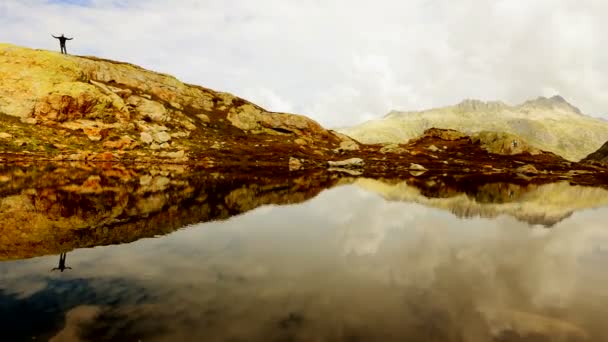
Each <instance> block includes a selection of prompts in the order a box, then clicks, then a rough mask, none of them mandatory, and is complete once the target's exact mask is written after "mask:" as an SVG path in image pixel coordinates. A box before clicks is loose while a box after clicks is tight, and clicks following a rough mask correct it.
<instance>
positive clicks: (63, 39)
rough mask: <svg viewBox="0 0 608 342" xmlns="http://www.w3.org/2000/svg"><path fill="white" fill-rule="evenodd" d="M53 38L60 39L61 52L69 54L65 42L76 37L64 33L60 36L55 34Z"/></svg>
mask: <svg viewBox="0 0 608 342" xmlns="http://www.w3.org/2000/svg"><path fill="white" fill-rule="evenodd" d="M51 36H53V35H51ZM53 38H55V39H59V47H61V53H62V54H64V55H67V54H68V50H67V49H66V48H65V42H66V41H68V40H72V39H74V38H68V37H66V36H64V35H63V33H62V34H61V36H59V37H55V36H53Z"/></svg>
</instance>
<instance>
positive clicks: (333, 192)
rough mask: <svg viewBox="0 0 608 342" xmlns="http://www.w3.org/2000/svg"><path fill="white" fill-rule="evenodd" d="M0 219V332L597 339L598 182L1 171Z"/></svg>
mask: <svg viewBox="0 0 608 342" xmlns="http://www.w3.org/2000/svg"><path fill="white" fill-rule="evenodd" d="M425 177H426V178H425ZM0 222H1V223H0V243H1V244H0V260H1V261H0V327H1V331H2V335H1V336H2V338H1V339H2V341H32V340H44V341H46V340H51V341H105V340H113V341H114V340H115V341H467V342H468V341H608V337H607V336H608V324H606V323H608V318H607V317H608V272H606V265H607V262H608V226H607V222H608V190H604V189H600V188H589V187H575V186H570V185H569V184H568V183H553V184H536V185H530V184H521V183H520V184H515V183H513V184H511V183H505V182H492V181H491V178H490V179H482V180H475V181H473V180H470V179H469V180H466V179H465V180H462V179H460V178H459V177H457V176H447V175H441V176H437V177H435V176H428V177H427V176H425V175H412V176H411V177H410V178H407V179H400V180H374V179H366V178H353V177H352V176H349V175H348V174H346V173H345V174H342V173H331V174H329V173H327V172H317V173H297V174H296V173H293V174H276V173H263V172H253V171H251V170H250V171H248V172H238V173H230V172H217V171H214V172H210V171H206V170H192V169H187V168H184V167H180V166H166V167H153V166H149V165H140V166H118V165H107V164H106V165H90V164H89V165H79V164H64V165H37V166H36V165H18V166H17V165H13V166H8V165H4V166H2V167H0Z"/></svg>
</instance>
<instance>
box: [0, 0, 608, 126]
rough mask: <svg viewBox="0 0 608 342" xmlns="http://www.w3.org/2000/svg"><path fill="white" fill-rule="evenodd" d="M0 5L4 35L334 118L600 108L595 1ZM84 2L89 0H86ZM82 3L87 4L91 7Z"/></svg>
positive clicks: (606, 90) (603, 93) (35, 0)
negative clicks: (557, 98) (61, 44)
mask: <svg viewBox="0 0 608 342" xmlns="http://www.w3.org/2000/svg"><path fill="white" fill-rule="evenodd" d="M59 2H60V1H59V0H55V1H54V3H49V2H48V1H44V0H25V1H24V0H4V1H2V3H1V4H0V25H1V26H2V28H3V29H2V36H3V37H2V38H0V40H2V41H9V42H11V43H15V44H19V45H25V46H29V47H36V48H45V49H57V48H58V46H56V45H57V42H56V41H54V40H53V39H52V38H51V37H50V34H51V33H55V34H59V33H62V32H63V33H65V34H66V35H74V36H75V38H76V39H75V40H74V41H71V42H70V43H71V44H69V45H68V51H71V52H73V53H75V54H95V55H100V56H103V57H107V58H112V59H118V60H126V61H129V62H133V63H136V64H139V65H142V66H144V67H147V68H150V69H153V70H158V71H162V72H167V73H170V74H174V75H175V76H177V77H178V78H180V79H182V80H184V81H186V82H190V83H197V84H201V85H204V86H207V87H211V88H214V89H217V90H222V91H228V92H232V93H234V94H237V95H241V96H244V97H247V96H251V99H252V100H254V101H256V100H257V101H260V104H261V105H263V106H266V107H268V109H270V110H274V111H284V110H285V109H286V108H287V109H290V110H293V111H295V112H299V113H303V114H306V115H308V116H311V117H312V118H314V119H316V120H318V121H319V122H320V123H322V124H324V125H329V126H343V125H350V124H354V123H357V122H360V121H362V120H366V119H369V118H373V117H381V116H383V115H384V114H386V112H388V111H389V110H391V109H399V110H410V109H422V108H427V107H434V106H442V105H447V104H452V103H455V102H458V101H460V100H461V99H463V98H480V99H486V100H493V99H501V100H505V101H507V102H511V103H514V102H521V101H523V100H525V99H528V98H531V97H535V96H539V95H546V94H547V92H549V91H551V92H553V91H554V92H558V93H560V94H561V95H562V96H564V97H565V98H567V99H568V100H570V101H571V102H572V103H573V104H575V105H576V106H578V107H579V108H581V109H582V110H583V111H584V112H586V113H588V114H591V115H603V114H605V115H606V116H608V78H607V76H606V75H608V63H606V61H607V60H608V49H607V48H606V46H608V44H607V43H608V39H607V38H606V35H605V34H604V33H605V32H606V31H608V22H606V21H605V20H604V19H603V13H608V3H607V2H605V1H602V0H581V1H573V0H538V1H534V2H529V1H524V0H496V1H486V0H463V1H448V0H412V1H398V0H378V1H374V2H370V1H362V0H350V1H346V0H333V1H320V0H281V1H279V0H259V1H255V2H253V1H246V0H224V1H220V0H206V1H193V0H185V1H184V0H180V1H177V0H174V1H168V0H146V1H144V0H129V1H120V2H117V1H102V0H91V1H89V2H88V6H80V5H78V6H76V5H66V4H60V3H59ZM82 2H84V1H82ZM85 3H86V2H85Z"/></svg>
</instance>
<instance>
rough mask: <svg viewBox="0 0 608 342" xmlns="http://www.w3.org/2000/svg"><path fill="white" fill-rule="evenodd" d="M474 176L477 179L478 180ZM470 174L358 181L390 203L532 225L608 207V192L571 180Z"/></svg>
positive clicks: (549, 222) (461, 215)
mask: <svg viewBox="0 0 608 342" xmlns="http://www.w3.org/2000/svg"><path fill="white" fill-rule="evenodd" d="M473 180H475V181H473ZM486 181H487V182H488V183H484V182H479V179H474V178H471V179H469V182H467V181H463V182H460V183H454V184H445V183H442V182H441V181H440V180H427V181H426V182H406V181H397V182H395V181H380V180H374V179H358V180H356V181H355V184H356V185H358V186H360V187H362V188H363V189H366V190H369V191H372V192H375V193H378V194H380V195H381V196H383V197H384V198H386V199H387V200H391V201H403V202H414V203H419V204H422V205H425V206H429V207H434V208H440V209H446V210H449V211H451V212H452V213H454V214H455V215H456V216H458V217H466V218H471V217H486V218H493V217H497V216H499V215H510V216H513V217H515V218H517V219H518V220H520V221H524V222H527V223H530V224H541V225H544V226H547V227H550V226H553V225H554V224H556V223H558V222H560V221H561V220H563V219H565V218H567V217H569V216H570V215H571V214H572V213H573V212H574V211H577V210H582V209H587V208H594V207H600V206H604V205H608V190H606V189H602V188H592V187H583V186H573V185H570V184H569V183H568V182H558V183H549V184H525V183H524V184H511V183H503V182H496V183H490V180H489V179H487V180H486Z"/></svg>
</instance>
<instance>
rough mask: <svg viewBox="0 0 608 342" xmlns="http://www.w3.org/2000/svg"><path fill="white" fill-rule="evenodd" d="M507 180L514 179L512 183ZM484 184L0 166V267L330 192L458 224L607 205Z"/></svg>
mask: <svg viewBox="0 0 608 342" xmlns="http://www.w3.org/2000/svg"><path fill="white" fill-rule="evenodd" d="M511 181H513V180H511ZM518 182H519V183H510V182H509V180H508V179H506V180H505V179H503V180H501V179H495V178H489V177H487V176H483V175H478V176H475V175H473V176H471V175H468V176H466V177H465V176H461V177H459V176H457V175H434V176H426V177H425V175H421V176H418V177H410V178H408V179H404V180H374V179H366V178H351V177H344V178H341V176H340V175H339V174H335V173H328V172H325V171H324V170H317V171H310V172H299V173H282V172H276V171H274V172H268V171H263V170H262V171H260V170H258V171H255V172H249V173H246V172H242V171H239V172H230V170H211V171H210V170H207V169H196V168H191V167H188V166H183V165H164V166H158V165H147V164H132V165H126V164H110V163H108V164H94V165H91V164H82V163H63V164H43V165H3V166H0V260H3V259H4V260H6V259H20V258H29V257H34V256H39V255H47V254H59V253H64V252H66V251H70V250H72V249H75V248H83V247H93V246H99V245H110V244H120V243H128V242H132V241H135V240H138V239H141V238H145V237H153V236H158V235H164V234H168V233H170V232H173V231H175V230H176V229H179V228H181V227H184V226H186V225H189V224H194V223H199V222H206V221H212V220H222V219H226V218H229V217H231V216H234V215H238V214H241V213H244V212H247V211H249V210H252V209H254V208H257V207H259V206H262V205H268V204H279V205H280V204H294V203H300V202H303V201H306V200H308V199H311V198H313V197H315V196H316V195H317V194H318V193H319V192H321V191H322V190H323V189H327V188H330V187H332V186H335V185H337V184H353V183H354V184H355V185H357V186H360V187H362V188H364V189H366V190H368V191H372V192H376V193H378V194H380V195H382V196H383V197H384V198H386V199H387V200H392V201H407V202H415V203H419V204H422V205H425V206H429V207H435V208H440V209H445V210H449V211H451V212H453V213H454V214H456V215H457V216H459V217H477V216H481V217H496V216H498V215H502V214H505V215H511V216H514V217H516V218H517V219H519V220H521V221H525V222H528V223H530V224H542V225H545V226H551V225H553V224H555V223H557V222H559V221H561V220H563V219H564V218H566V217H568V216H569V215H571V213H572V212H574V211H576V210H580V209H584V208H591V207H595V206H600V205H605V204H608V191H607V190H605V189H601V188H590V187H581V186H572V185H570V184H569V183H567V182H562V183H551V184H532V183H529V182H528V183H526V181H524V180H521V179H520V180H519V181H518Z"/></svg>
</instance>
